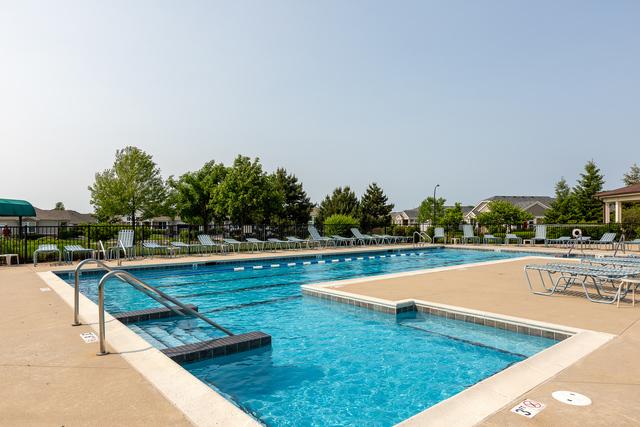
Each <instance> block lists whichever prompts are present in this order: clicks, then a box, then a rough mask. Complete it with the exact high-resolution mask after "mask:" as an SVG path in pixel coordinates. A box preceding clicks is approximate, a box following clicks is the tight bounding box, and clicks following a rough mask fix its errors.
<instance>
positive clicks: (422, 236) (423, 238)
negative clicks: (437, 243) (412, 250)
mask: <svg viewBox="0 0 640 427" xmlns="http://www.w3.org/2000/svg"><path fill="white" fill-rule="evenodd" d="M416 235H417V236H418V241H416ZM427 239H428V241H427ZM413 241H414V243H413V246H419V245H420V244H421V243H433V239H431V236H429V235H428V234H427V232H426V231H414V232H413Z"/></svg>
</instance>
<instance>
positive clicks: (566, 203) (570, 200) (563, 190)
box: [544, 177, 577, 224]
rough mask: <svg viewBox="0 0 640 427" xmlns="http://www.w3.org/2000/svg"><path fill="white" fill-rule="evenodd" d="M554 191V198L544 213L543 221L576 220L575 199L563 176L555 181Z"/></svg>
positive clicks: (548, 222)
mask: <svg viewBox="0 0 640 427" xmlns="http://www.w3.org/2000/svg"><path fill="white" fill-rule="evenodd" d="M555 192H556V196H555V200H554V201H553V203H552V204H551V209H549V210H548V211H547V212H546V213H545V216H544V222H545V223H547V224H566V223H568V222H575V221H577V219H576V208H575V202H576V200H575V197H574V195H573V192H572V191H571V188H570V187H569V185H568V184H567V181H566V180H565V179H564V177H563V178H560V181H558V182H557V183H556V189H555Z"/></svg>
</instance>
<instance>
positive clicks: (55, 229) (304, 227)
mask: <svg viewBox="0 0 640 427" xmlns="http://www.w3.org/2000/svg"><path fill="white" fill-rule="evenodd" d="M315 227H316V228H317V229H318V231H319V232H320V233H321V234H326V235H332V234H339V235H343V236H345V237H351V233H350V228H351V227H358V226H357V225H356V224H338V225H336V224H330V225H329V224H327V225H326V227H325V226H323V225H322V224H316V225H315ZM575 228H580V229H581V230H582V233H583V235H585V236H590V237H591V238H592V239H594V240H595V239H599V238H600V237H601V236H602V235H603V234H604V233H607V232H615V233H616V234H617V239H619V238H620V236H621V235H622V234H624V236H625V239H626V240H627V241H629V240H632V239H636V238H640V224H628V223H625V224H618V223H612V224H548V225H547V238H549V239H555V238H559V237H562V236H571V234H572V231H573V229H575ZM131 229H134V235H135V247H136V254H138V255H142V244H143V243H144V242H145V241H153V242H157V243H159V244H161V245H169V244H170V243H171V242H177V241H180V242H184V243H197V242H198V235H199V234H203V233H206V234H208V235H210V236H211V237H212V238H213V239H214V240H221V239H225V238H235V239H238V240H245V239H246V238H248V237H254V238H258V239H261V240H267V239H268V238H278V239H284V238H286V237H287V236H296V237H299V238H302V239H306V238H308V237H309V231H308V224H279V225H264V224H261V225H255V224H254V225H233V224H220V225H214V226H210V227H209V228H208V229H207V230H206V231H205V230H204V228H203V227H202V226H197V225H186V224H181V225H166V226H164V227H154V226H150V225H147V224H140V225H136V227H132V226H131V225H128V224H90V225H74V226H30V225H29V226H23V227H18V226H5V227H3V228H2V229H0V254H17V255H18V256H19V258H20V262H21V263H28V262H31V260H32V256H33V252H34V251H35V250H36V249H37V248H38V246H40V245H44V244H53V245H56V246H57V247H58V249H60V251H63V250H64V248H65V246H69V245H80V246H82V247H84V248H88V249H96V250H97V249H99V245H98V242H100V241H101V242H102V244H103V245H104V247H105V248H109V247H113V246H116V245H117V236H118V232H119V231H120V230H131ZM474 229H475V233H476V235H478V236H482V235H483V234H488V233H491V234H493V235H494V236H496V237H504V235H505V234H506V233H513V234H516V235H517V236H519V237H521V238H523V239H528V238H531V237H533V236H534V235H535V226H534V225H531V224H519V225H508V226H507V225H504V224H474ZM360 230H362V232H364V233H375V234H392V235H402V236H409V237H411V236H413V233H414V232H415V231H419V230H421V227H419V226H396V225H391V226H388V227H377V228H369V229H364V228H362V227H360ZM427 231H428V233H429V234H432V233H433V228H432V227H429V228H428V229H427ZM445 232H446V234H447V236H448V237H460V236H461V235H462V225H453V226H448V227H445ZM56 257H57V255H55V254H49V255H42V257H41V260H42V261H45V260H54V259H55V258H56Z"/></svg>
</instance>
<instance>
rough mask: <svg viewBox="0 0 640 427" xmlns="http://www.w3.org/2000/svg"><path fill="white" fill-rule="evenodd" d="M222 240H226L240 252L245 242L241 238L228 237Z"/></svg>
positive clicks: (234, 249) (232, 247) (232, 248)
mask: <svg viewBox="0 0 640 427" xmlns="http://www.w3.org/2000/svg"><path fill="white" fill-rule="evenodd" d="M222 241H223V242H225V243H226V244H227V245H229V247H230V248H231V250H232V251H234V252H236V253H238V252H240V250H241V249H242V243H243V242H241V241H240V240H236V239H233V238H228V239H222Z"/></svg>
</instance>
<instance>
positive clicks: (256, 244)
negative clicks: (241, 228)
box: [247, 237, 267, 252]
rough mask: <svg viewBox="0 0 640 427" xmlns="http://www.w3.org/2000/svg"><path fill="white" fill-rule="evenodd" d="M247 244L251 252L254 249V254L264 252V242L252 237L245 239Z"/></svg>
mask: <svg viewBox="0 0 640 427" xmlns="http://www.w3.org/2000/svg"><path fill="white" fill-rule="evenodd" d="M247 243H249V245H250V247H251V250H253V248H255V249H256V252H258V251H264V247H265V245H266V244H267V242H265V241H264V240H260V239H256V238H254V237H247Z"/></svg>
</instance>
